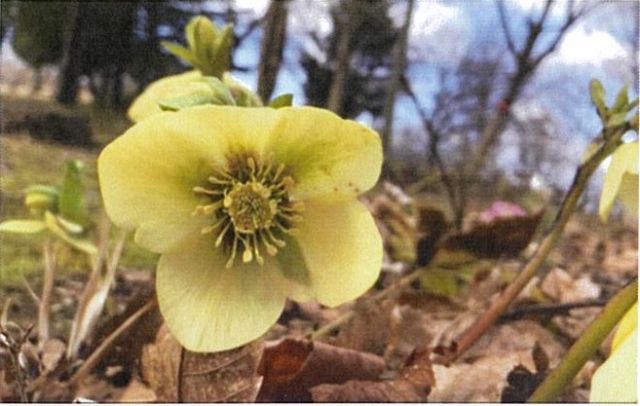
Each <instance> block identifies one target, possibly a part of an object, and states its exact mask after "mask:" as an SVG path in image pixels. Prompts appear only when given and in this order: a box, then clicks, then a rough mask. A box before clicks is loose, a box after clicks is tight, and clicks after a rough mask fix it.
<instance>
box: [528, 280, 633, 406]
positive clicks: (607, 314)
mask: <svg viewBox="0 0 640 406" xmlns="http://www.w3.org/2000/svg"><path fill="white" fill-rule="evenodd" d="M637 300H638V278H636V279H635V280H634V281H633V282H632V283H630V284H629V285H627V286H626V287H625V288H623V289H622V290H621V291H620V292H618V293H617V294H616V295H615V296H614V297H613V298H612V299H611V300H610V301H609V303H607V305H606V306H605V307H604V309H602V312H601V313H600V314H599V315H598V317H596V319H595V320H594V321H593V322H592V323H591V324H590V325H589V327H587V329H586V330H585V331H584V333H582V336H580V338H579V339H578V341H576V342H575V343H574V344H573V346H572V347H571V349H569V352H567V354H566V355H565V356H564V357H563V358H562V361H560V364H558V366H557V367H556V368H555V369H554V370H553V371H552V372H551V374H549V376H547V378H546V379H545V380H544V382H542V384H541V385H540V386H539V387H538V389H536V391H535V392H534V393H533V395H531V397H530V398H529V400H528V402H544V403H549V402H553V401H555V400H556V398H557V397H558V396H559V395H560V394H561V393H562V390H563V389H564V388H565V387H566V386H567V385H568V384H569V383H570V382H571V381H572V380H573V378H574V377H575V376H576V374H577V373H578V372H579V371H580V369H582V367H583V365H584V364H585V363H586V362H587V361H588V360H589V358H591V357H592V356H593V354H595V352H596V351H597V350H598V347H599V346H600V344H601V343H602V342H603V341H604V339H605V338H607V335H609V333H610V332H611V330H613V328H614V327H615V326H616V324H618V322H619V321H620V319H622V317H623V316H624V314H625V313H626V312H627V311H628V310H629V309H630V308H631V306H633V304H634V303H635V302H636V301H637Z"/></svg>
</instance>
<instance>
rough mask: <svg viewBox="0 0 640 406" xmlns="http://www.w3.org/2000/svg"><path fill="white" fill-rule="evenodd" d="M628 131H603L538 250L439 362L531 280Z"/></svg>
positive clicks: (465, 345)
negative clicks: (590, 182) (589, 183)
mask: <svg viewBox="0 0 640 406" xmlns="http://www.w3.org/2000/svg"><path fill="white" fill-rule="evenodd" d="M630 129H631V127H630V126H629V124H628V123H627V125H625V126H624V127H620V128H619V129H616V130H615V131H614V132H613V133H610V132H609V130H603V134H602V135H603V136H602V138H603V139H604V140H605V142H604V143H603V144H602V145H601V146H600V148H598V150H596V151H595V152H594V153H593V154H592V155H591V156H590V157H589V159H587V160H586V162H584V163H583V164H582V165H580V167H579V168H578V170H577V172H576V174H575V177H574V179H573V183H572V185H571V187H570V189H569V191H568V192H567V194H566V196H565V198H564V200H563V202H562V206H561V207H560V210H559V211H558V214H557V215H556V218H555V220H554V221H553V224H552V225H551V228H550V229H549V231H548V232H547V233H546V235H545V237H544V239H543V240H542V242H541V243H540V246H539V248H538V249H537V250H536V252H535V253H534V254H533V256H532V257H531V258H530V259H529V261H528V262H527V264H526V265H525V266H524V267H523V268H522V270H521V271H520V273H519V274H518V276H516V278H515V279H514V280H513V281H512V282H511V284H510V285H509V286H507V288H506V289H505V290H504V292H502V294H501V295H500V297H499V298H498V299H497V300H495V301H494V302H493V303H492V304H491V305H490V306H489V309H487V310H486V311H485V312H484V313H483V314H482V315H481V316H480V317H479V318H478V319H477V320H476V321H475V322H474V323H473V324H472V325H471V326H470V327H469V328H468V329H467V330H465V331H464V332H463V333H462V334H461V335H460V336H459V337H458V338H457V339H456V340H455V341H456V343H457V350H456V351H455V352H452V353H451V354H449V355H447V356H445V359H444V360H443V362H444V364H446V365H449V364H451V363H452V362H453V361H455V360H456V359H457V358H458V357H460V355H462V354H463V353H464V352H465V351H467V350H468V349H469V348H471V347H472V346H473V344H475V342H476V341H477V340H478V339H479V338H480V337H482V335H484V333H485V332H486V331H487V330H488V329H489V328H490V327H491V326H492V325H493V323H494V322H495V321H496V320H497V319H498V318H499V317H500V315H501V314H502V313H504V311H505V310H506V309H507V307H509V305H510V304H511V302H512V301H513V300H514V299H515V298H516V297H517V296H518V295H519V294H520V292H521V291H522V289H524V287H525V286H526V285H527V284H528V283H529V281H530V280H531V278H533V277H534V276H535V275H536V273H537V272H538V270H539V269H540V268H541V267H542V265H543V264H544V262H545V260H546V259H547V256H548V255H549V253H550V252H551V250H553V248H555V246H556V244H557V242H558V240H559V239H560V236H562V233H563V232H564V227H565V226H566V224H567V222H568V221H569V219H570V218H571V216H572V215H573V213H574V212H575V210H576V206H577V204H578V200H579V199H580V197H581V196H582V193H583V192H584V190H585V189H586V187H587V184H588V182H589V179H590V178H591V175H592V174H593V173H594V172H595V171H596V169H598V167H599V166H600V164H601V163H602V161H604V160H605V158H607V157H608V156H609V155H611V154H612V153H613V151H615V149H616V148H617V147H618V145H620V142H621V140H622V136H623V135H624V134H625V133H626V132H627V131H629V130H630Z"/></svg>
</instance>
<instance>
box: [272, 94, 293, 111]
mask: <svg viewBox="0 0 640 406" xmlns="http://www.w3.org/2000/svg"><path fill="white" fill-rule="evenodd" d="M292 104H293V94H291V93H285V94H281V95H280V96H278V97H276V98H274V99H272V100H271V101H270V102H269V107H273V108H274V109H279V108H281V107H290V106H291V105H292Z"/></svg>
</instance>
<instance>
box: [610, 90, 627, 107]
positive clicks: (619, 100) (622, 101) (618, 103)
mask: <svg viewBox="0 0 640 406" xmlns="http://www.w3.org/2000/svg"><path fill="white" fill-rule="evenodd" d="M628 92H629V86H628V85H624V87H623V88H622V89H620V91H619V92H618V95H617V96H616V100H615V101H614V102H613V106H611V111H612V112H614V113H615V112H620V111H622V110H623V109H624V108H625V107H626V106H627V104H628V103H629V95H628Z"/></svg>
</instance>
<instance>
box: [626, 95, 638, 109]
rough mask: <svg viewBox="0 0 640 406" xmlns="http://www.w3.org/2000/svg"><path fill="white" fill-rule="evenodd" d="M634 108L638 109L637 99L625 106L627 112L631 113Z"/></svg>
mask: <svg viewBox="0 0 640 406" xmlns="http://www.w3.org/2000/svg"><path fill="white" fill-rule="evenodd" d="M636 107H638V98H636V99H635V100H634V101H632V102H631V103H629V104H627V108H626V110H627V111H631V110H633V109H635V108H636Z"/></svg>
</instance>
